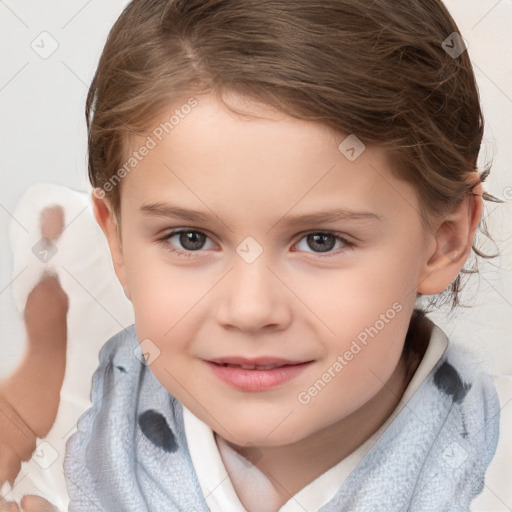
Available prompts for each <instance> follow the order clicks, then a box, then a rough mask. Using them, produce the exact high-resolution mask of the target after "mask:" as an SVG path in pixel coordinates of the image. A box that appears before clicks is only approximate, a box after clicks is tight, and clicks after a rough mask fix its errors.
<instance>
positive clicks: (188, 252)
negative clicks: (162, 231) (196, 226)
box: [158, 229, 214, 257]
mask: <svg viewBox="0 0 512 512" xmlns="http://www.w3.org/2000/svg"><path fill="white" fill-rule="evenodd" d="M173 239H174V240H175V241H173ZM208 240H209V238H208V237H207V236H206V235H205V234H204V233H202V232H201V231H195V230H192V229H180V230H175V231H171V232H170V233H168V234H166V235H165V236H164V237H163V238H161V239H160V240H158V242H159V243H161V244H164V246H165V247H166V248H167V249H168V250H169V251H171V252H173V253H175V254H176V255H177V256H184V257H191V256H193V253H194V252H199V251H200V250H201V249H204V248H205V247H204V246H205V242H207V241H208ZM177 244H180V245H181V247H182V248H180V247H179V246H178V248H177V249H176V245H177ZM213 247H214V245H213V243H212V246H211V247H206V249H211V248H213Z"/></svg>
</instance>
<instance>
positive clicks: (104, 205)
mask: <svg viewBox="0 0 512 512" xmlns="http://www.w3.org/2000/svg"><path fill="white" fill-rule="evenodd" d="M91 197H92V205H93V212H94V217H95V219H96V222H97V223H98V224H99V226H100V228H101V230H102V231H103V233H104V234H105V237H106V238H107V242H108V246H109V248H110V255H111V257H112V263H113V265H114V270H115V272H116V275H117V278H118V279H119V281H120V283H121V285H122V287H123V289H124V293H125V295H126V297H127V298H128V299H130V293H129V289H128V285H127V281H126V268H125V263H124V255H123V246H122V241H121V232H120V229H121V228H120V226H119V224H118V222H117V220H116V217H115V214H114V212H113V210H112V207H111V205H110V204H109V202H108V201H107V200H106V199H100V198H99V197H97V196H96V195H95V194H94V192H93V193H92V196H91ZM130 300H131V299H130Z"/></svg>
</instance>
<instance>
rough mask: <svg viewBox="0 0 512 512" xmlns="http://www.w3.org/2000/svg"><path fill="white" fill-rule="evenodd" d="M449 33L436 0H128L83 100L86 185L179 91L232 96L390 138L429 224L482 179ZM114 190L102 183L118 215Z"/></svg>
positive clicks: (466, 92)
mask: <svg viewBox="0 0 512 512" xmlns="http://www.w3.org/2000/svg"><path fill="white" fill-rule="evenodd" d="M454 33H456V34H458V29H457V26H456V24H455V22H454V21H453V19H452V18H451V16H450V14H449V13H448V11H447V10H446V8H445V7H444V6H443V4H442V2H441V1H440V0H133V1H132V2H131V3H130V4H129V5H128V6H127V7H126V8H125V9H124V11H123V12H122V14H121V16H120V17H119V19H118V20H117V21H116V23H115V25H114V26H113V28H112V30H111V31H110V34H109V36H108V40H107V42H106V45H105V48H104V50H103V53H102V56H101V59H100V62H99V65H98V68H97V70H96V74H95V76H94V79H93V81H92V84H91V87H90V90H89V94H88V97H87V105H86V118H87V125H88V133H89V177H90V180H91V183H92V185H93V186H94V187H104V186H105V184H106V183H107V182H108V181H109V180H111V179H112V177H113V176H114V175H115V174H116V172H118V170H119V169H120V168H121V167H122V166H123V164H124V162H125V160H126V158H127V154H128V146H129V143H128V142H129V140H130V136H131V135H135V134H138V135H143V134H145V133H146V131H147V130H148V128H149V123H150V122H151V121H152V120H154V119H155V116H157V115H158V114H159V113H161V112H162V110H163V109H164V108H166V107H168V106H169V105H171V104H172V103H173V102H176V101H177V100H178V99H179V98H183V97H186V95H193V94H201V93H205V92H212V93H214V94H216V95H218V98H219V99H220V100H221V101H222V100H223V95H225V94H226V93H231V92H234V93H238V94H241V95H243V96H245V97H248V98H251V99H254V100H257V101H259V102H262V103H264V104H267V105H269V106H271V107H274V108H276V109H278V110H280V111H283V112H285V113H287V114H289V115H292V116H295V117H297V118H300V119H305V120H313V121H317V122H321V123H323V124H325V125H327V126H329V127H331V128H332V129H334V130H335V131H336V132H341V133H346V134H349V133H354V134H356V135H357V137H358V138H359V139H361V140H362V141H363V142H364V143H366V144H378V145H381V146H385V147H386V148H388V149H389V151H390V155H391V158H392V159H393V162H394V164H395V171H396V173H397V175H398V176H399V177H401V178H403V179H405V180H407V181H408V182H410V183H412V184H413V185H414V186H415V188H416V190H417V193H418V197H419V200H420V203H421V208H422V212H421V214H422V218H423V219H426V222H427V224H428V217H429V214H431V213H433V212H436V213H442V212H446V211H448V210H449V209H450V208H452V207H454V206H455V205H457V204H458V203H460V202H461V201H462V200H463V199H464V197H465V196H467V195H468V194H471V193H472V187H473V186H474V185H475V179H473V180H470V179H469V178H471V176H472V174H473V175H474V176H473V178H477V180H478V177H479V176H478V172H477V157H478V153H479V149H480V143H481V139H482V132H483V118H482V113H481V109H480V103H479V97H478V90H477V86H476V83H475V77H474V74H473V70H472V67H471V63H470V60H469V57H468V54H467V52H466V51H462V53H461V54H460V55H454V54H453V53H452V54H451V53H450V52H448V51H446V48H447V47H446V46H445V44H446V43H445V44H443V41H445V40H446V39H447V38H449V37H453V34H454ZM448 41H449V42H450V46H451V47H453V46H454V42H453V41H454V40H453V39H449V40H448ZM227 106H228V107H229V105H227ZM487 172H488V171H486V172H484V173H482V174H481V175H480V179H481V181H483V179H485V177H486V176H487ZM105 190H106V191H107V188H105ZM119 194H120V187H116V186H114V187H108V191H107V194H106V195H107V199H108V200H109V201H110V203H111V205H112V207H113V209H114V211H115V212H118V210H119V204H120V195H119ZM484 197H485V198H486V199H493V198H492V196H488V195H487V194H485V195H484ZM483 228H484V232H486V231H485V225H484V226H483ZM474 249H475V248H474ZM475 251H476V252H477V254H479V255H482V254H481V253H480V251H478V250H476V249H475ZM473 271H474V270H465V271H463V273H464V272H466V273H467V272H473ZM460 279H461V276H460V275H459V276H458V277H457V280H456V281H455V282H454V283H453V284H452V286H451V290H452V299H453V304H454V305H455V304H457V303H458V291H459V289H460V285H461V281H460Z"/></svg>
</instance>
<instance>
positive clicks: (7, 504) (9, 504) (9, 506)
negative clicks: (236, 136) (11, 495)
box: [0, 498, 20, 512]
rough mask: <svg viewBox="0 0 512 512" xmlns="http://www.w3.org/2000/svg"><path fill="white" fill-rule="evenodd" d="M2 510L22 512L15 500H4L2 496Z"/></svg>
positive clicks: (0, 511) (1, 511)
mask: <svg viewBox="0 0 512 512" xmlns="http://www.w3.org/2000/svg"><path fill="white" fill-rule="evenodd" d="M0 512H20V509H19V507H18V505H16V503H14V502H13V501H4V500H3V499H2V498H0Z"/></svg>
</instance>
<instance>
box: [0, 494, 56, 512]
mask: <svg viewBox="0 0 512 512" xmlns="http://www.w3.org/2000/svg"><path fill="white" fill-rule="evenodd" d="M0 512H59V511H58V509H57V508H56V507H55V506H53V505H52V504H51V503H50V502H49V501H47V500H45V499H44V498H41V497H40V496H24V497H23V499H22V500H21V509H20V508H19V506H18V505H17V504H16V503H15V502H14V501H4V500H2V499H1V498H0Z"/></svg>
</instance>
